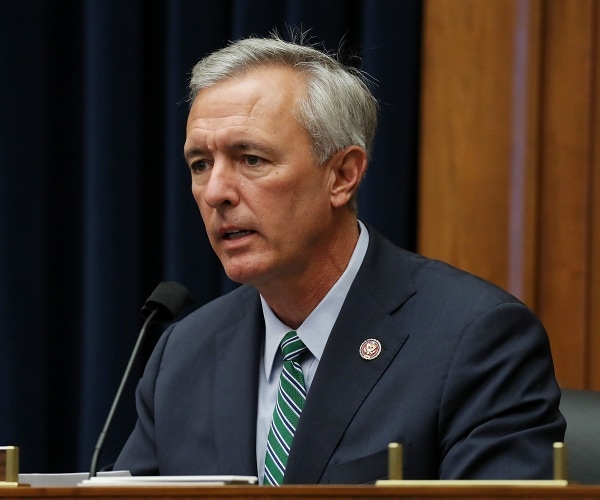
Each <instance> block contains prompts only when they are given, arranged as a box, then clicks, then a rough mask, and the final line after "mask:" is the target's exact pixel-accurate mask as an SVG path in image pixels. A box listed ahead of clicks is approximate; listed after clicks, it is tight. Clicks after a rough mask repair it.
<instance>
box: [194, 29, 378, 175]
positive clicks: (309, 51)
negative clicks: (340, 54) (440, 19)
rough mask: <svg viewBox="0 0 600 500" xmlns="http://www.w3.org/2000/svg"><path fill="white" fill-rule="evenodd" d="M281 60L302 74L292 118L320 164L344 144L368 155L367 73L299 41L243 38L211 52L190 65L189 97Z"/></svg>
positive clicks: (372, 121)
mask: <svg viewBox="0 0 600 500" xmlns="http://www.w3.org/2000/svg"><path fill="white" fill-rule="evenodd" d="M269 65H280V66H286V67H290V68H293V69H295V70H296V71H298V72H299V73H300V74H302V75H304V76H305V77H306V82H307V83H306V93H305V95H304V96H302V97H300V98H299V99H298V102H297V103H296V109H295V110H294V112H295V116H296V119H297V120H298V123H299V124H300V126H301V127H303V128H304V129H305V130H306V131H307V133H308V134H309V135H310V137H311V138H312V144H313V154H314V156H315V159H316V161H317V163H319V164H323V163H325V161H327V160H328V159H329V158H330V157H331V156H332V155H333V154H334V153H336V152H337V151H340V150H342V149H344V148H345V147H348V146H354V145H356V146H360V147H362V148H363V149H364V150H365V151H366V152H367V155H369V156H370V154H371V150H372V144H373V136H374V135H375V128H376V126H377V101H376V100H375V98H374V97H373V95H372V94H371V92H370V90H369V88H368V86H367V81H366V78H365V76H364V75H363V74H362V73H361V72H360V71H359V70H356V69H354V68H350V67H347V66H344V65H343V64H342V63H340V62H339V61H338V60H337V59H336V58H335V57H333V56H331V55H329V54H326V53H324V52H321V51H320V50H317V49H315V48H313V47H310V46H307V45H303V44H302V43H295V42H286V41H284V40H282V39H281V38H280V37H279V36H278V35H277V34H274V35H272V37H271V38H254V37H250V38H246V39H243V40H239V41H236V42H232V43H230V44H229V45H228V46H226V47H224V48H222V49H220V50H218V51H216V52H213V53H212V54H209V55H208V56H206V57H205V58H203V59H202V60H200V61H199V62H198V63H197V64H196V65H195V66H194V68H193V70H192V76H191V79H190V96H189V97H190V102H191V101H193V100H194V99H195V98H196V96H197V95H198V92H200V91H201V90H202V89H204V88H207V87H210V86H212V85H215V84H216V83H218V82H221V81H223V80H226V79H227V78H230V77H232V76H236V75H239V74H242V73H244V72H246V71H248V70H250V69H253V68H257V67H264V66H269Z"/></svg>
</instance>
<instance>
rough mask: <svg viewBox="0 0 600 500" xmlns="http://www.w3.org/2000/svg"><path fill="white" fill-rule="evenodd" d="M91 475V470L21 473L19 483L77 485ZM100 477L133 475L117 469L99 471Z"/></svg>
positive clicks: (33, 485)
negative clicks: (58, 472) (57, 472)
mask: <svg viewBox="0 0 600 500" xmlns="http://www.w3.org/2000/svg"><path fill="white" fill-rule="evenodd" d="M89 476H90V474H89V472H67V473H61V474H38V473H33V474H19V484H28V485H30V486H32V487H37V488H43V487H51V486H63V487H69V486H77V485H78V484H79V483H81V482H82V481H85V480H86V479H88V478H89ZM98 477H106V478H108V477H131V474H130V473H129V471H126V470H117V471H107V472H98Z"/></svg>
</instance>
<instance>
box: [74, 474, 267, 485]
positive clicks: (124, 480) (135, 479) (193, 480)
mask: <svg viewBox="0 0 600 500" xmlns="http://www.w3.org/2000/svg"><path fill="white" fill-rule="evenodd" d="M257 482H258V477H256V476H129V477H106V476H100V475H98V476H96V477H92V478H89V479H88V478H87V477H86V478H85V479H84V480H83V481H81V482H80V483H79V486H221V485H226V484H246V485H248V484H256V483H257Z"/></svg>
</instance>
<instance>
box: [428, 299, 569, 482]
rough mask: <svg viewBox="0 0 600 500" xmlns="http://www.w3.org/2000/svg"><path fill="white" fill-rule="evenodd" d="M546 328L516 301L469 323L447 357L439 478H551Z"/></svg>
mask: <svg viewBox="0 0 600 500" xmlns="http://www.w3.org/2000/svg"><path fill="white" fill-rule="evenodd" d="M559 399H560V390H559V388H558V385H557V384H556V380H555V377H554V368H553V364H552V357H551V353H550V345H549V342H548V338H547V335H546V332H545V330H544V328H543V326H542V325H541V323H540V322H539V320H538V319H537V318H536V316H535V315H534V314H533V313H532V312H531V311H529V310H528V309H527V308H526V307H525V306H524V305H523V304H521V303H517V302H515V303H504V304H500V305H495V306H493V307H491V308H489V309H487V310H485V311H484V312H482V313H481V314H480V315H479V316H478V317H476V318H475V319H474V321H473V322H472V323H471V324H470V325H467V326H466V328H465V329H464V332H463V334H462V336H461V339H460V341H459V342H458V344H457V346H456V348H455V353H454V355H453V357H452V362H451V365H450V369H449V371H448V377H447V380H446V383H445V386H444V391H443V398H442V404H441V407H440V416H439V432H440V448H441V449H440V454H441V464H440V478H441V479H461V478H470V479H504V478H515V479H520V478H521V479H550V478H551V477H552V471H553V467H552V456H553V455H552V444H553V442H555V441H563V439H564V431H565V422H564V418H563V417H562V415H561V414H560V412H559V411H558V401H559Z"/></svg>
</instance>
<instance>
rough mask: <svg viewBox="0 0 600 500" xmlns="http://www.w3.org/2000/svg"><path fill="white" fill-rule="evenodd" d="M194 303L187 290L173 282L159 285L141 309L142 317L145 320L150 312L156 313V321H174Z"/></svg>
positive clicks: (164, 282)
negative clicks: (183, 310) (185, 308)
mask: <svg viewBox="0 0 600 500" xmlns="http://www.w3.org/2000/svg"><path fill="white" fill-rule="evenodd" d="M193 301H194V299H193V297H192V296H191V294H190V292H188V290H187V288H185V287H184V286H183V285H180V284H179V283H176V282H175V281H163V282H162V283H159V284H158V286H157V287H156V288H155V289H154V291H153V292H152V293H151V294H150V296H149V297H148V298H147V299H146V302H145V303H144V306H143V307H142V311H141V312H142V316H143V317H144V319H147V318H148V316H150V313H151V312H152V311H155V310H156V311H157V312H156V315H155V318H156V320H157V321H161V322H167V321H172V320H173V319H175V318H176V317H177V316H178V315H179V313H180V312H181V310H182V309H183V308H184V307H185V306H187V305H189V304H191V303H192V302H193Z"/></svg>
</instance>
